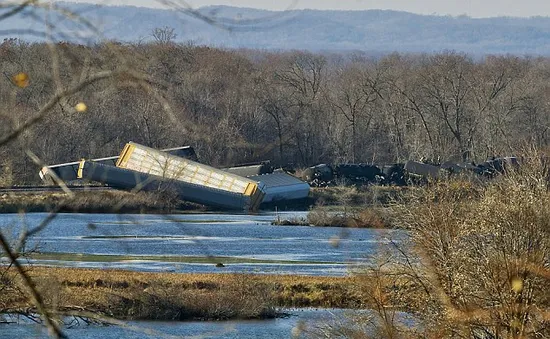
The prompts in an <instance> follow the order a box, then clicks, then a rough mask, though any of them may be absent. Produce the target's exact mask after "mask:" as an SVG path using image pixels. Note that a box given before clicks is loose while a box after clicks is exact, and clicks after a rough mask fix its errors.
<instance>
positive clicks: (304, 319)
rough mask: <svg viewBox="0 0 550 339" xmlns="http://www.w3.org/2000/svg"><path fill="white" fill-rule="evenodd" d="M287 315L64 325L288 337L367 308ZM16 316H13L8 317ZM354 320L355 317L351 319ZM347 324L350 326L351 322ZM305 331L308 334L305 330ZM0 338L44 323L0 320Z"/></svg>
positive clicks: (106, 337)
mask: <svg viewBox="0 0 550 339" xmlns="http://www.w3.org/2000/svg"><path fill="white" fill-rule="evenodd" d="M289 314H290V316H289V317H287V318H279V319H272V320H249V321H243V320H236V321H219V322H212V321H208V322H200V321H189V322H150V321H141V322H128V323H127V326H114V325H113V326H100V325H90V326H88V325H80V326H76V327H74V328H64V329H63V331H64V334H66V335H67V336H68V337H69V338H82V339H95V338H102V339H118V338H125V339H127V338H136V339H137V338H184V337H185V338H190V337H191V338H292V337H293V335H300V336H299V337H304V338H305V337H311V335H310V334H311V332H312V331H314V328H316V327H320V326H324V325H326V324H330V323H342V321H343V320H345V319H347V320H348V321H349V320H350V319H353V318H355V317H357V316H359V317H360V316H367V314H368V311H349V310H339V309H326V310H323V309H301V310H291V311H289ZM11 320H17V319H15V318H14V319H11ZM353 320H356V319H353ZM348 326H354V324H353V323H351V324H349V325H348ZM308 333H309V334H308ZM0 338H21V339H23V338H47V333H46V331H45V329H44V327H42V326H40V325H36V324H31V323H29V321H25V320H24V319H22V318H20V319H19V321H17V323H15V324H0Z"/></svg>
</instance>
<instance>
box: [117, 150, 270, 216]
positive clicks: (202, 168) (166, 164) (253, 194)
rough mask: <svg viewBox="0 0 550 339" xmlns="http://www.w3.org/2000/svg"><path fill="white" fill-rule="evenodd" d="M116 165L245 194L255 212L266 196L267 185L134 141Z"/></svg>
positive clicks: (250, 208)
mask: <svg viewBox="0 0 550 339" xmlns="http://www.w3.org/2000/svg"><path fill="white" fill-rule="evenodd" d="M116 166H117V167H119V168H124V169H128V170H132V171H137V172H141V173H145V174H150V175H154V176H157V177H161V178H164V179H165V180H175V181H182V182H186V183H189V184H194V185H198V186H204V187H210V188H213V189H216V190H221V191H227V192H232V193H236V194H241V195H243V196H246V197H248V199H250V204H249V206H248V208H249V210H251V211H255V210H257V209H258V207H259V206H260V204H261V203H262V200H263V198H264V195H265V185H264V184H263V183H262V182H256V181H254V180H251V179H248V178H245V177H241V176H238V175H235V174H231V173H228V172H224V171H222V170H220V169H217V168H214V167H211V166H207V165H204V164H200V163H198V162H194V161H192V160H189V159H184V158H180V157H177V156H173V155H170V154H168V153H165V152H161V151H157V150H155V149H152V148H149V147H146V146H143V145H140V144H136V143H133V142H130V143H128V144H126V146H125V147H124V149H123V150H122V153H121V154H120V157H119V159H118V161H117V163H116Z"/></svg>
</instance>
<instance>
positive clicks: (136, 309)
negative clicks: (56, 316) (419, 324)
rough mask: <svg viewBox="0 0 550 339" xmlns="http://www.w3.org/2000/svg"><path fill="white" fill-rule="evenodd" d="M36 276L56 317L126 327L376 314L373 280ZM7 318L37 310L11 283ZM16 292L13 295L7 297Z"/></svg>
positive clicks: (0, 301) (98, 273)
mask: <svg viewBox="0 0 550 339" xmlns="http://www.w3.org/2000/svg"><path fill="white" fill-rule="evenodd" d="M29 275H30V276H31V277H32V278H33V281H35V282H36V284H37V288H38V290H39V291H40V293H41V295H42V296H43V299H44V300H45V302H46V303H47V304H48V305H49V306H50V307H54V308H55V309H56V310H58V311H60V312H63V311H75V310H86V311H91V312H94V313H96V314H99V315H103V316H108V317H113V318H117V319H123V320H191V319H200V320H222V319H265V318H273V317H277V316H280V315H281V311H280V310H279V309H280V308H285V307H300V308H303V307H320V308H348V309H364V308H369V306H371V302H370V300H371V298H370V297H369V296H370V294H369V290H370V288H368V287H369V286H371V285H372V281H371V279H370V278H369V277H367V276H353V277H309V276H282V275H247V274H173V273H141V272H130V271H117V270H90V269H71V268H45V267H33V268H31V269H30V271H29ZM4 284H5V285H4V293H2V294H1V295H0V306H1V308H2V309H0V313H13V312H14V310H28V309H32V305H30V304H29V302H28V301H27V299H26V298H25V297H24V296H23V295H22V294H21V293H17V291H18V290H24V288H23V286H22V284H21V282H20V280H19V278H18V277H17V276H15V275H14V276H13V278H12V280H11V281H10V283H9V284H6V282H4ZM5 292H8V293H5Z"/></svg>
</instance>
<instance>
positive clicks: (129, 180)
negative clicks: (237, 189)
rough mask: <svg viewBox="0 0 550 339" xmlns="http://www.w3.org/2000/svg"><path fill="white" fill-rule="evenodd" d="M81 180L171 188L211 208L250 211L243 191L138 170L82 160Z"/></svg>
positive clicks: (123, 186)
mask: <svg viewBox="0 0 550 339" xmlns="http://www.w3.org/2000/svg"><path fill="white" fill-rule="evenodd" d="M78 177H79V179H83V180H88V181H97V182H101V183H104V184H107V185H109V186H111V187H114V188H118V189H122V190H128V191H149V192H151V191H163V190H164V191H170V192H175V193H176V194H178V196H179V197H180V199H182V200H186V201H191V202H195V203H198V204H203V205H207V206H212V207H220V208H224V209H231V210H244V211H246V210H249V209H250V197H249V196H246V195H244V194H239V193H234V192H229V191H224V190H219V189H215V188H211V187H205V186H201V185H195V184H191V183H187V182H184V181H178V180H170V179H167V178H163V177H159V176H156V175H150V174H146V173H141V172H136V171H132V170H128V169H123V168H118V167H115V166H109V165H105V164H102V163H97V162H93V161H87V160H82V161H81V162H80V165H79V170H78Z"/></svg>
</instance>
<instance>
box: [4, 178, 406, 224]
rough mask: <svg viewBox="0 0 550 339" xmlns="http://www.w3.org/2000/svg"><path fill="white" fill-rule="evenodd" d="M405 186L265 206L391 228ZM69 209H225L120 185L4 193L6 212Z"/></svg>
mask: <svg viewBox="0 0 550 339" xmlns="http://www.w3.org/2000/svg"><path fill="white" fill-rule="evenodd" d="M404 191H405V189H404V188H402V187H383V186H366V187H364V188H355V187H340V186H339V187H327V188H312V190H311V193H310V197H309V198H308V199H306V200H302V201H297V202H285V203H282V204H272V205H268V206H263V208H262V209H263V210H268V211H284V210H298V211H309V213H308V216H307V218H297V219H296V218H295V219H290V220H289V219H280V218H278V219H277V220H275V221H274V222H273V224H274V225H281V226H331V227H358V228H391V227H392V226H391V223H390V222H389V219H388V218H387V215H386V211H385V207H386V206H387V205H388V204H389V203H390V202H391V201H393V200H394V199H396V198H398V197H400V196H402V195H403V192H404ZM21 211H24V212H25V213H33V212H34V213H36V212H52V211H56V212H63V213H116V214H145V213H148V214H186V213H208V212H220V211H221V210H215V209H209V208H206V207H204V206H201V205H198V204H194V203H189V202H185V201H180V200H173V199H171V198H170V197H166V196H163V195H161V194H157V193H146V192H139V193H130V192H124V191H118V190H105V191H76V192H74V197H69V195H68V194H67V193H64V192H39V193H37V192H23V193H5V194H2V195H0V213H19V212H21Z"/></svg>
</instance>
